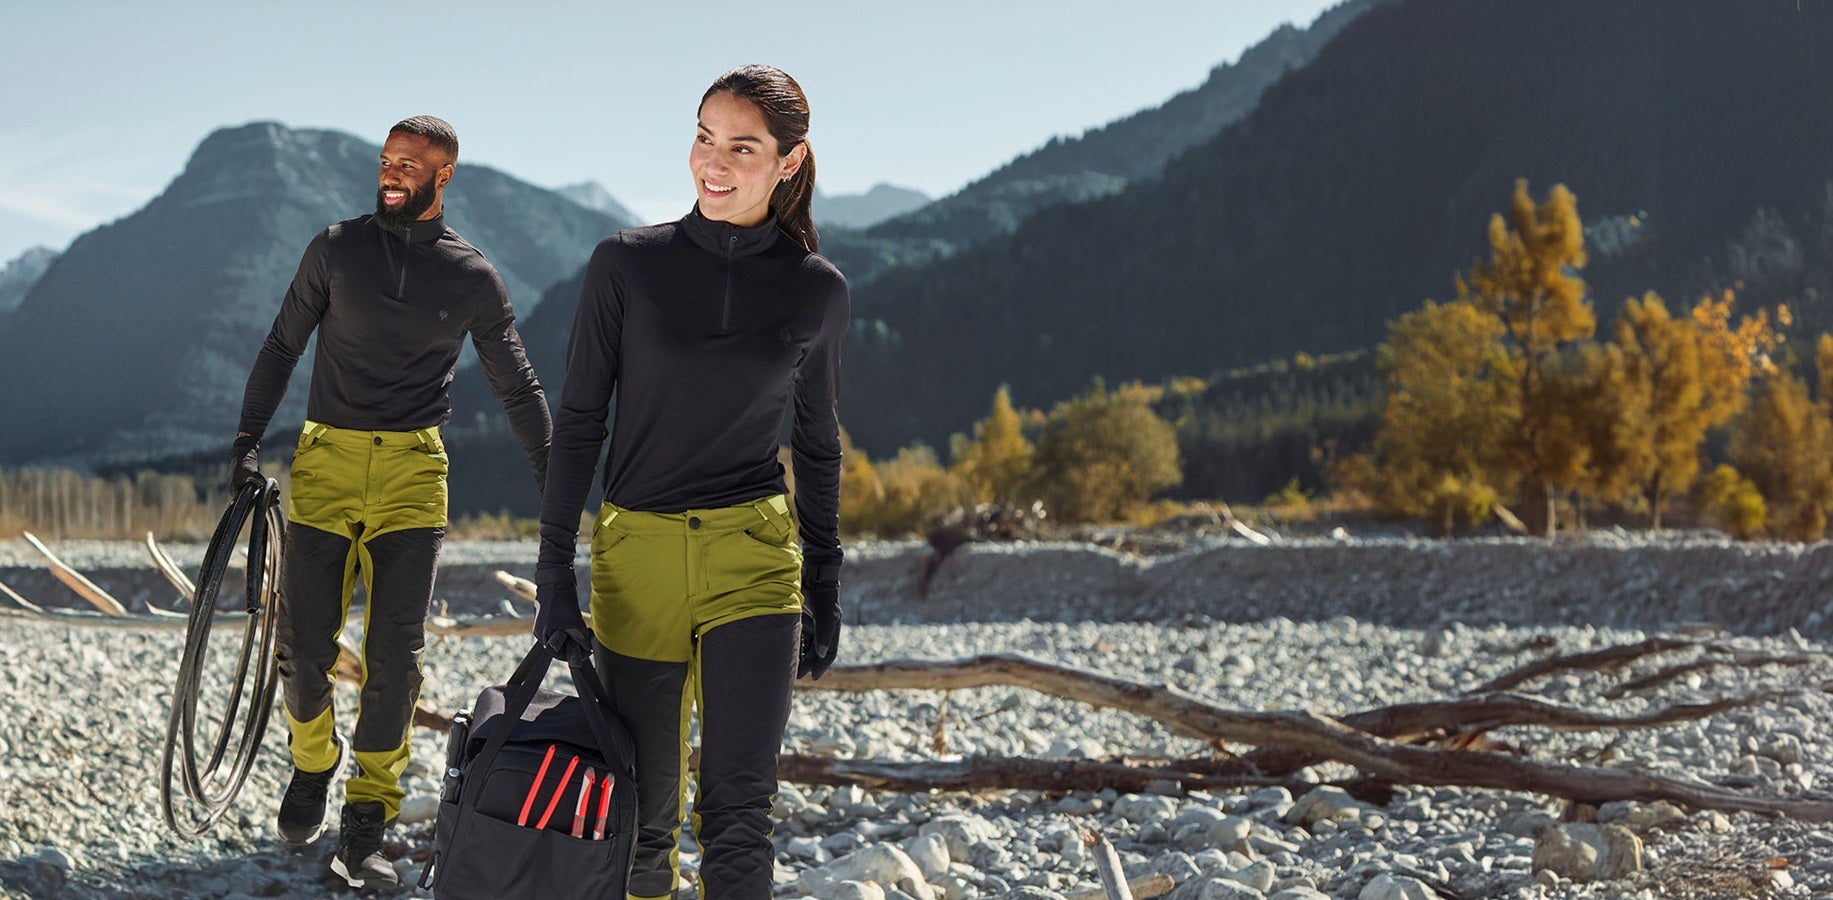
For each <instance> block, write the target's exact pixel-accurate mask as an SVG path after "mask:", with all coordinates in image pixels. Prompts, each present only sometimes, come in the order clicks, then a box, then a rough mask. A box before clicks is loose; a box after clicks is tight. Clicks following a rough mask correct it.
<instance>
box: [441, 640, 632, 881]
mask: <svg viewBox="0 0 1833 900" xmlns="http://www.w3.org/2000/svg"><path fill="white" fill-rule="evenodd" d="M553 662H554V651H553V650H551V649H549V648H548V646H547V645H546V644H545V643H542V642H541V641H536V642H535V644H534V646H533V647H531V648H529V651H528V655H527V656H524V657H522V662H521V663H520V664H518V665H517V666H516V670H515V672H514V673H513V674H511V675H510V676H509V680H508V681H507V682H505V683H504V686H505V687H509V688H512V689H513V690H512V691H511V692H510V693H509V696H508V700H507V705H506V706H504V707H503V712H502V714H501V715H499V716H498V717H497V721H496V727H495V729H494V730H492V731H491V733H490V737H489V738H487V739H486V740H485V741H484V746H483V749H481V750H479V751H478V752H477V755H476V756H474V757H472V758H471V761H470V762H469V763H467V764H466V767H467V768H470V769H473V770H474V771H478V772H486V771H489V768H490V763H491V762H492V761H494V760H495V759H496V755H497V752H498V751H500V750H502V749H503V745H504V744H505V743H507V742H508V741H509V732H511V731H513V730H514V729H515V723H517V722H520V721H522V714H523V713H525V712H527V711H528V705H529V704H530V703H533V702H534V699H535V692H536V691H539V690H540V689H541V682H542V681H544V680H546V678H547V671H548V669H549V668H550V667H552V665H553ZM568 666H569V668H570V669H571V670H572V673H573V687H574V689H575V690H577V691H578V692H579V699H580V701H581V704H580V705H581V706H584V707H585V713H586V727H588V728H590V729H591V730H592V737H593V739H595V740H596V741H598V746H599V747H600V748H604V749H613V748H617V747H619V746H620V743H619V742H618V741H615V740H613V739H612V732H611V724H610V722H609V721H608V720H607V719H606V718H605V709H604V706H602V705H601V704H602V703H603V700H602V699H601V697H602V694H601V686H600V685H599V683H598V671H597V669H595V668H594V667H593V666H592V660H591V658H590V657H586V658H584V659H580V660H578V661H569V662H568ZM605 765H606V767H607V768H610V769H613V770H614V772H613V774H615V775H616V776H617V777H619V778H623V779H625V782H626V783H629V784H633V783H634V782H632V781H630V780H629V779H630V778H631V777H632V776H631V774H630V770H629V769H628V768H627V767H625V765H624V760H622V759H615V758H609V757H608V758H607V759H606V760H605ZM483 782H484V780H483V779H482V778H467V779H465V783H464V786H463V788H461V789H460V792H459V796H458V816H457V818H455V819H454V820H453V821H452V833H453V834H457V833H458V826H459V823H460V822H462V821H463V820H464V817H465V815H466V814H467V813H468V812H469V811H470V809H471V807H472V806H473V805H475V804H476V802H477V795H478V794H479V793H480V792H482V791H483ZM562 787H563V788H564V787H565V786H564V785H562ZM437 861H438V856H437V854H435V855H434V857H433V858H432V859H429V860H427V865H426V868H425V869H423V870H421V873H420V886H421V887H423V888H425V887H431V886H432V875H433V870H434V866H435V864H436V863H437Z"/></svg>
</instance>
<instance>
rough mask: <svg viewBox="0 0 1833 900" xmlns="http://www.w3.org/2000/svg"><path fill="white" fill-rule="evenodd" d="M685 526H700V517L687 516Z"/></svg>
mask: <svg viewBox="0 0 1833 900" xmlns="http://www.w3.org/2000/svg"><path fill="white" fill-rule="evenodd" d="M687 527H689V528H699V527H700V517H699V516H688V517H687Z"/></svg>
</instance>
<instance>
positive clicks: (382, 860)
mask: <svg viewBox="0 0 1833 900" xmlns="http://www.w3.org/2000/svg"><path fill="white" fill-rule="evenodd" d="M382 816H383V812H382V803H381V801H379V800H368V801H365V802H362V803H346V804H344V815H343V822H342V824H341V825H340V826H339V829H340V830H339V831H338V833H337V853H336V855H334V856H332V857H331V871H333V872H336V873H337V874H338V875H340V876H342V877H343V879H344V880H345V881H347V882H349V883H350V886H351V887H353V888H358V889H361V890H374V889H376V888H398V887H400V886H401V877H400V876H398V875H396V874H395V867H394V864H392V863H390V862H389V861H388V857H386V856H383V855H382V830H383V829H385V828H387V827H388V821H387V820H386V819H384V818H382Z"/></svg>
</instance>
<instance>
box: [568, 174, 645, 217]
mask: <svg viewBox="0 0 1833 900" xmlns="http://www.w3.org/2000/svg"><path fill="white" fill-rule="evenodd" d="M554 193H556V194H559V195H560V196H562V197H565V198H567V199H568V200H571V201H573V202H574V203H577V204H579V205H580V206H583V207H585V208H586V209H595V210H598V211H599V212H601V213H604V214H605V215H607V216H610V217H611V218H613V219H616V220H617V221H619V222H626V223H629V224H631V225H636V224H640V222H641V220H640V219H639V218H638V217H637V215H636V213H633V212H631V211H630V210H628V209H625V208H624V204H622V203H619V202H617V198H616V197H613V196H611V192H610V191H607V190H605V186H604V185H602V184H599V183H598V182H596V181H581V182H579V183H578V184H569V185H565V186H563V187H557V188H554Z"/></svg>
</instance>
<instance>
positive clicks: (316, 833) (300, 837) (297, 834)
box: [274, 822, 329, 850]
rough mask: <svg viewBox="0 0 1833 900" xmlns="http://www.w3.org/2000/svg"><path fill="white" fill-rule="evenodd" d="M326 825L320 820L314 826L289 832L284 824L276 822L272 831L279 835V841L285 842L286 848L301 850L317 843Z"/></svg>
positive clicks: (323, 833) (322, 835)
mask: <svg viewBox="0 0 1833 900" xmlns="http://www.w3.org/2000/svg"><path fill="white" fill-rule="evenodd" d="M327 827H329V826H327V825H326V824H325V823H323V822H320V823H318V826H317V827H316V828H312V829H310V830H299V831H293V832H290V833H289V832H288V830H287V827H286V826H285V825H279V824H276V825H275V826H274V831H275V832H277V833H278V834H279V835H280V843H282V844H285V845H286V846H287V847H288V848H290V849H293V850H303V849H305V848H307V847H310V846H312V845H313V844H316V843H318V839H319V838H321V837H324V835H325V829H326V828H327Z"/></svg>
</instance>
